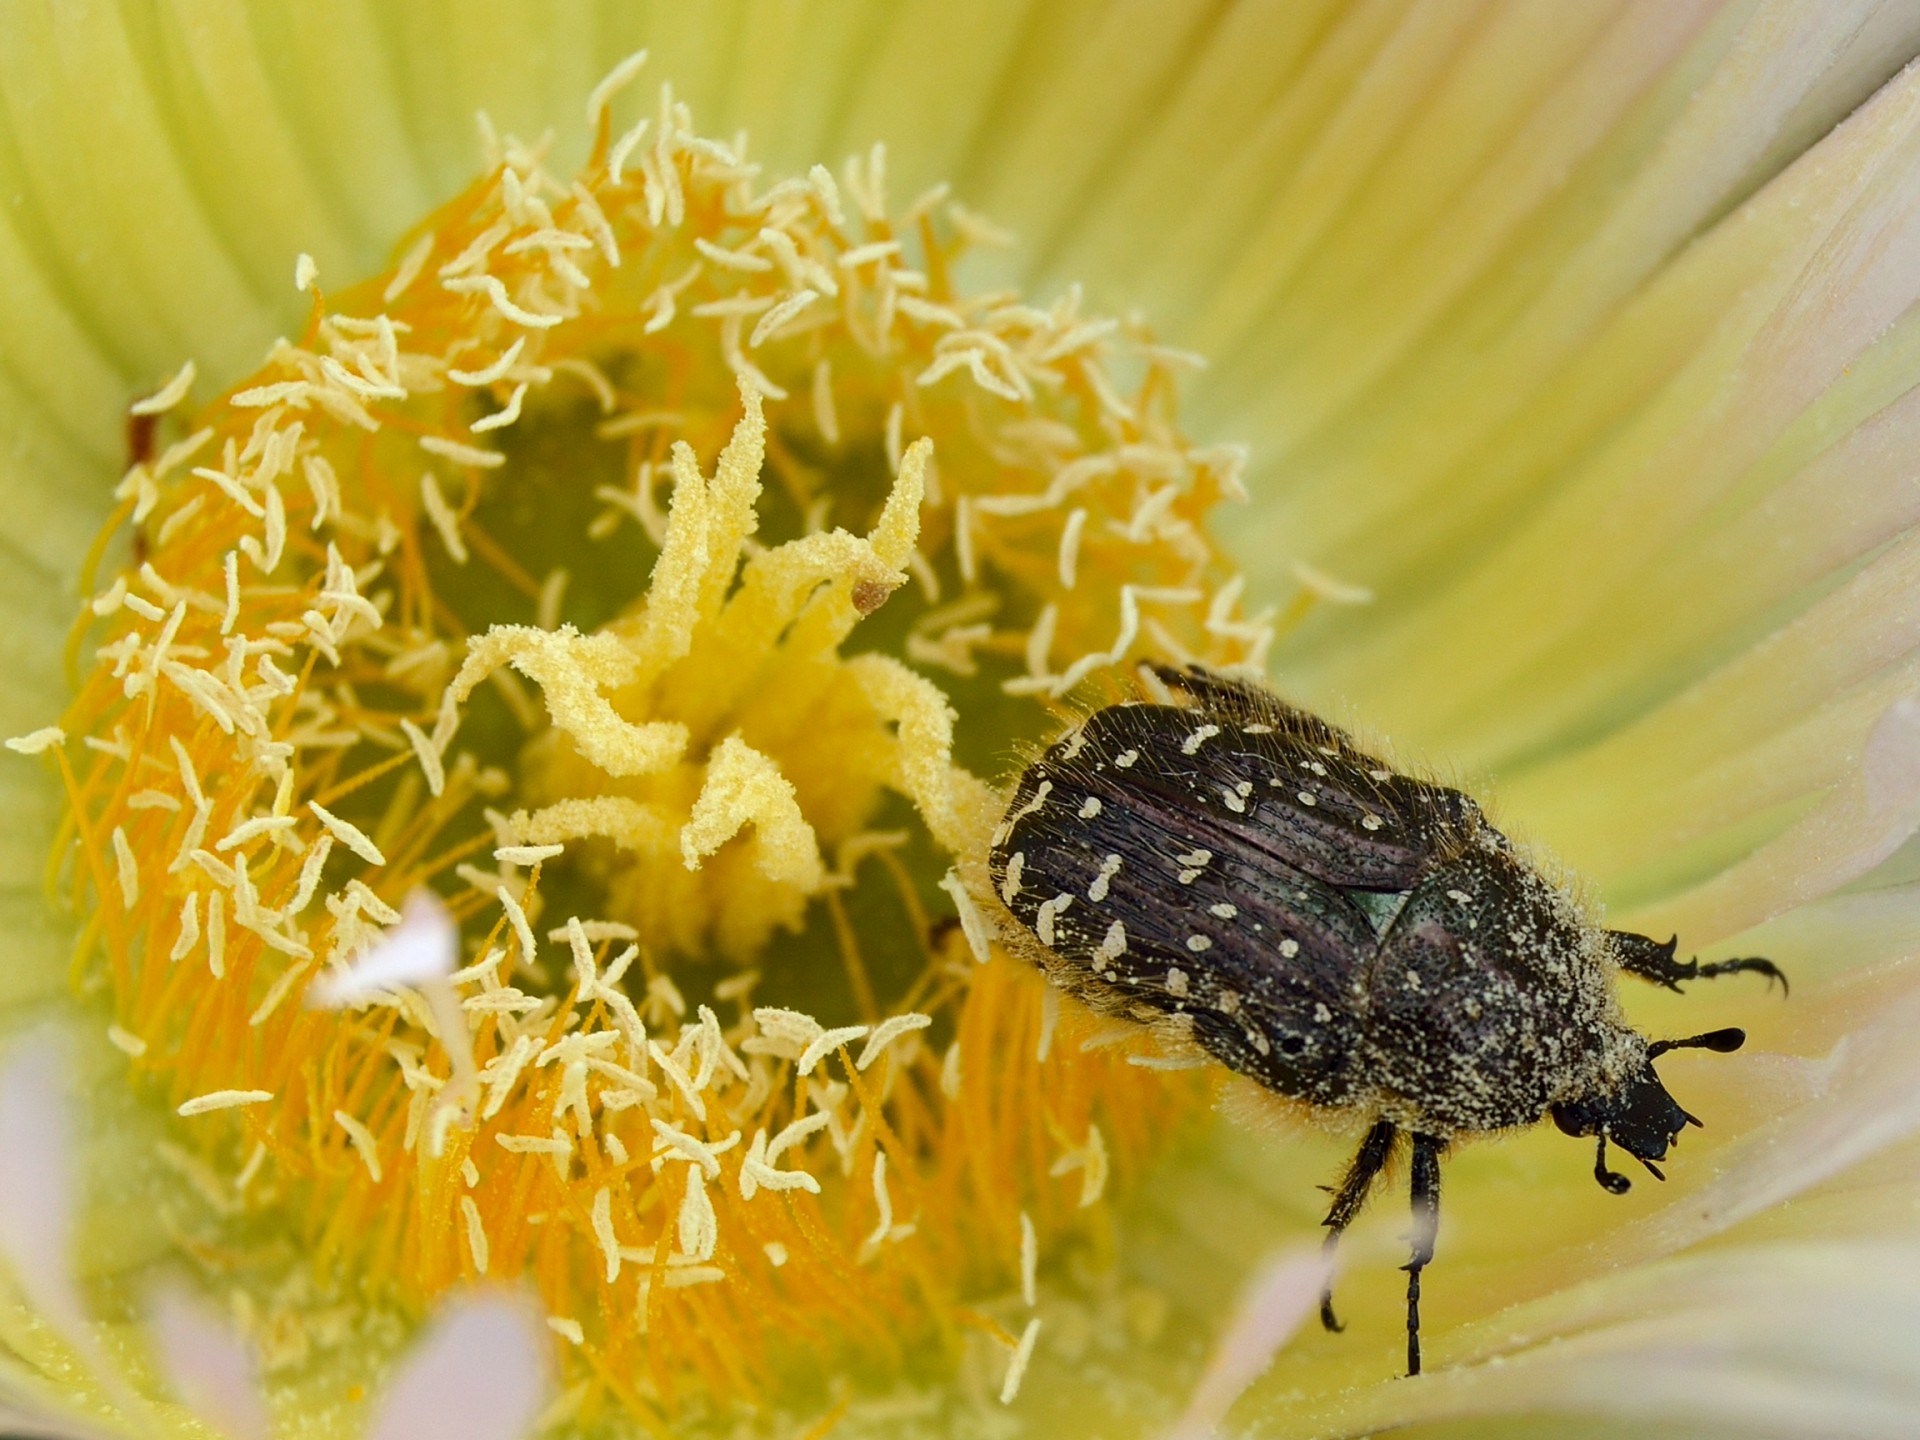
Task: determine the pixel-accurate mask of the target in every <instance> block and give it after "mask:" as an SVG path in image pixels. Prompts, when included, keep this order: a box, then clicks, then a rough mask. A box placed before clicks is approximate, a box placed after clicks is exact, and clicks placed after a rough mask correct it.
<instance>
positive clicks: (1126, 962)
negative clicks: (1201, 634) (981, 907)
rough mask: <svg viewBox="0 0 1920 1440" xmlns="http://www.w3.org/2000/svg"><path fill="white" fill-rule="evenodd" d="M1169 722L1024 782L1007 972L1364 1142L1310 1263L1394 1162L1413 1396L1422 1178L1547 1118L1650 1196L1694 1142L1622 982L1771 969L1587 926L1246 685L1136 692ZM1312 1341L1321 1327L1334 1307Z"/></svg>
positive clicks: (1542, 888) (1397, 781) (1607, 1184)
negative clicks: (1027, 976) (1012, 965)
mask: <svg viewBox="0 0 1920 1440" xmlns="http://www.w3.org/2000/svg"><path fill="white" fill-rule="evenodd" d="M1148 669H1149V671H1150V673H1151V674H1152V675H1154V676H1156V677H1157V678H1158V679H1159V680H1160V681H1161V682H1162V686H1163V695H1164V697H1165V700H1164V703H1156V702H1152V701H1147V700H1129V701H1124V702H1122V703H1120V704H1116V705H1110V706H1107V707H1106V708H1104V709H1100V710H1096V711H1094V712H1093V713H1092V714H1090V715H1088V716H1087V717H1086V718H1085V719H1084V720H1083V721H1081V723H1079V724H1078V725H1076V726H1074V727H1073V728H1071V729H1070V730H1069V731H1068V732H1067V733H1066V734H1065V735H1064V736H1063V737H1062V738H1060V739H1059V740H1057V741H1056V742H1054V743H1053V744H1052V745H1051V746H1050V747H1049V748H1048V749H1047V750H1046V751H1045V752H1044V753H1043V754H1042V755H1040V756H1039V758H1038V759H1036V760H1035V761H1034V762H1033V763H1031V764H1029V765H1028V766H1027V767H1026V768H1025V770H1024V771H1023V772H1022V773H1021V775H1020V776H1019V779H1018V780H1017V782H1016V783H1015V785H1014V788H1013V793H1012V797H1011V799H1010V801H1009V802H1008V805H1007V809H1006V812H1005V814H1004V816H1003V817H1002V819H1001V821H1000V824H999V826H998V828H997V829H996V830H995V831H994V834H993V837H992V842H991V846H990V849H989V852H988V857H987V859H988V867H987V868H988V874H989V876H990V877H991V883H992V885H993V887H994V890H995V891H996V893H997V898H998V899H999V901H1000V902H1001V904H1002V905H1004V906H1005V907H1006V909H1007V911H1009V912H1010V913H1011V915H1012V917H1013V919H1014V920H1016V921H1017V922H1018V927H1017V929H1009V927H1006V926H1005V925H1003V926H1002V929H1003V931H1007V932H1008V934H1009V937H1010V948H1012V949H1014V950H1015V951H1017V952H1019V953H1023V954H1025V955H1026V956H1027V958H1029V959H1031V960H1032V961H1034V962H1035V963H1037V964H1038V965H1039V966H1040V967H1041V968H1042V969H1043V970H1044V971H1045V972H1046V974H1047V976H1048V977H1049V978H1050V979H1051V981H1052V982H1053V983H1054V984H1055V985H1057V986H1058V987H1059V988H1060V989H1062V990H1064V991H1065V992H1067V993H1068V994H1069V995H1072V996H1073V997H1075V998H1076V999H1078V1000H1080V1001H1081V1002H1082V1003H1084V1004H1085V1005H1087V1006H1088V1007H1089V1008H1091V1009H1092V1010H1094V1011H1096V1012H1099V1013H1101V1014H1105V1015H1112V1016H1120V1017H1124V1018H1126V1019H1129V1020H1134V1021H1138V1022H1141V1023H1143V1024H1146V1025H1148V1026H1151V1027H1153V1028H1154V1029H1155V1030H1156V1031H1158V1032H1159V1033H1160V1034H1161V1035H1162V1036H1163V1037H1166V1038H1167V1039H1169V1040H1170V1041H1172V1042H1174V1043H1175V1044H1177V1045H1179V1046H1182V1047H1188V1048H1190V1047H1195V1046H1197V1047H1198V1048H1199V1049H1200V1050H1201V1051H1204V1052H1205V1053H1206V1054H1207V1055H1209V1056H1211V1057H1212V1058H1213V1059H1215V1060H1217V1061H1219V1062H1221V1063H1222V1064H1224V1065H1226V1066H1227V1067H1228V1068H1229V1069H1231V1070H1234V1071H1236V1072H1238V1073H1239V1074H1241V1075H1244V1076H1246V1077H1248V1078H1249V1079H1251V1080H1253V1081H1255V1082H1257V1083H1258V1084H1259V1085H1261V1086H1263V1087H1265V1088H1266V1089H1267V1090H1269V1091H1272V1092H1274V1093H1276V1094H1278V1095H1281V1096H1284V1097H1287V1098H1288V1099H1290V1100H1293V1101H1298V1102H1303V1103H1304V1104H1305V1105H1306V1106H1308V1107H1309V1108H1310V1110H1311V1111H1313V1112H1315V1113H1317V1114H1318V1115H1320V1116H1321V1117H1322V1118H1326V1119H1330V1120H1334V1121H1338V1122H1344V1123H1347V1124H1349V1125H1350V1124H1352V1122H1354V1121H1356V1120H1358V1121H1359V1122H1361V1123H1362V1124H1365V1126H1366V1129H1365V1136H1364V1138H1363V1139H1362V1140H1361V1142H1360V1145H1359V1149H1358V1150H1357V1151H1356V1152H1355V1154H1354V1156H1353V1159H1352V1161H1351V1162H1350V1163H1349V1165H1348V1166H1347V1168H1346V1172H1345V1174H1344V1176H1343V1177H1342V1178H1341V1180H1340V1183H1339V1185H1338V1186H1337V1187H1335V1188H1334V1189H1333V1192H1332V1193H1333V1201H1332V1204H1331V1206H1330V1207H1329V1209H1328V1211H1327V1216H1326V1219H1325V1221H1324V1222H1323V1223H1324V1225H1325V1226H1326V1228H1327V1231H1328V1234H1327V1238H1326V1247H1327V1250H1328V1252H1329V1253H1331V1252H1332V1250H1333V1248H1334V1247H1335V1246H1336V1245H1337V1243H1338V1241H1339V1238H1340V1235H1341V1232H1342V1231H1344V1230H1345V1229H1346V1228H1347V1227H1348V1226H1349V1225H1350V1224H1352V1222H1353V1221H1354V1219H1355V1218H1356V1217H1357V1216H1358V1215H1359V1213H1360V1211H1361V1209H1362V1207H1363V1206H1364V1205H1365V1204H1366V1201H1367V1198H1368V1196H1369V1194H1370V1192H1371V1191H1372V1190H1373V1188H1374V1184H1375V1182H1376V1181H1377V1180H1378V1179H1379V1177H1380V1175H1381V1173H1382V1171H1383V1170H1385V1169H1386V1167H1387V1166H1388V1164H1389V1163H1391V1162H1392V1160H1393V1159H1394V1157H1395V1156H1396V1154H1398V1153H1399V1152H1400V1151H1401V1150H1402V1149H1403V1148H1404V1149H1405V1150H1406V1151H1407V1152H1408V1153H1409V1156H1410V1163H1409V1167H1408V1168H1409V1171H1410V1180H1411V1190H1412V1205H1413V1214H1414V1227H1413V1245H1412V1254H1411V1256H1410V1258H1409V1260H1408V1263H1407V1264H1406V1266H1405V1267H1404V1268H1405V1270H1406V1273H1407V1373H1408V1374H1410V1375H1417V1374H1419V1373H1420V1276H1421V1272H1422V1271H1423V1270H1424V1269H1425V1268H1426V1266H1427V1264H1428V1263H1429V1262H1430V1261H1431V1260H1432V1258H1433V1242H1434V1233H1435V1230H1436V1227H1437V1225H1438V1221H1439V1203H1440V1162H1441V1158H1442V1156H1443V1155H1444V1154H1445V1152H1446V1151H1447V1149H1448V1147H1449V1146H1450V1145H1452V1144H1453V1143H1454V1142H1456V1141H1457V1140H1460V1139H1463V1138H1466V1137H1469V1136H1473V1135H1478V1134H1486V1133H1490V1132H1495V1131H1501V1130H1510V1129H1514V1128H1518V1127H1521V1126H1528V1125H1532V1124H1535V1123H1537V1122H1538V1121H1540V1120H1542V1119H1545V1118H1548V1117H1551V1118H1552V1120H1553V1121H1554V1123H1555V1124H1556V1125H1558V1127H1559V1128H1560V1129H1561V1130H1563V1131H1565V1132H1566V1133H1567V1134H1569V1135H1573V1136H1577V1137H1584V1138H1587V1139H1592V1140H1594V1141H1595V1158H1594V1168H1593V1174H1594V1178H1595V1179H1596V1180H1597V1181H1598V1182H1599V1183H1600V1185H1601V1186H1602V1187H1604V1188H1605V1189H1606V1190H1607V1191H1609V1192H1610V1193H1612V1194H1615V1195H1619V1194H1624V1193H1625V1192H1626V1191H1627V1189H1628V1188H1629V1182H1628V1180H1627V1177H1626V1176H1624V1175H1621V1174H1619V1173H1617V1172H1616V1171H1614V1170H1612V1169H1610V1168H1609V1167H1608V1164H1607V1146H1608V1145H1609V1143H1611V1144H1613V1145H1615V1146H1617V1147H1619V1148H1620V1149H1621V1150H1624V1151H1625V1152H1626V1153H1627V1154H1629V1155H1631V1156H1633V1157H1634V1158H1635V1159H1636V1160H1638V1161H1639V1162H1640V1163H1641V1164H1642V1165H1644V1166H1645V1167H1646V1168H1647V1170H1648V1171H1650V1172H1651V1173H1652V1174H1653V1175H1654V1176H1655V1177H1656V1178H1658V1179H1664V1178H1665V1176H1664V1175H1663V1174H1662V1173H1661V1171H1660V1169H1659V1166H1658V1163H1657V1162H1659V1161H1661V1160H1663V1159H1664V1158H1665V1157H1666V1154H1667V1151H1668V1149H1669V1147H1670V1146H1672V1145H1673V1144H1674V1143H1675V1141H1677V1140H1678V1138H1679V1136H1680V1133H1681V1131H1682V1130H1683V1129H1685V1128H1686V1127H1687V1126H1688V1125H1698V1124H1700V1123H1701V1122H1700V1121H1699V1120H1697V1119H1695V1118H1694V1117H1693V1116H1692V1115H1690V1114H1688V1113H1687V1112H1686V1111H1685V1110H1684V1109H1682V1108H1681V1107H1680V1105H1679V1104H1678V1102H1676V1101H1675V1100H1674V1098H1673V1097H1672V1095H1671V1094H1669V1093H1668V1091H1667V1089H1666V1087H1665V1086H1664V1085H1663V1084H1661V1081H1660V1077H1659V1075H1658V1073H1657V1072H1656V1071H1655V1069H1654V1061H1655V1060H1657V1059H1658V1058H1659V1057H1660V1056H1661V1055H1664V1054H1666V1053H1667V1052H1669V1051H1672V1050H1679V1049H1688V1048H1697V1049H1705V1050H1713V1051H1718V1052H1721V1053H1726V1052H1730V1051H1733V1050H1737V1049H1739V1048H1740V1046H1741V1045H1742V1044H1743V1043H1744V1042H1745V1039H1746V1035H1745V1032H1744V1031H1741V1030H1738V1029H1731V1028H1729V1029H1721V1030H1712V1031H1708V1032H1706V1033H1704V1034H1700V1035H1692V1036H1688V1037H1685V1038H1683V1039H1674V1040H1651V1041H1650V1040H1648V1039H1647V1038H1646V1037H1645V1036H1643V1035H1641V1034H1640V1033H1638V1032H1637V1031H1635V1030H1634V1029H1633V1028H1632V1027H1631V1026H1630V1025H1629V1024H1628V1023H1627V1021H1626V1018H1625V1016H1624V1015H1623V1013H1622V1012H1621V1009H1620V1006H1619V1003H1618V1001H1617V999H1616V998H1615V995H1614V987H1613V980H1614V976H1615V975H1616V974H1618V973H1625V974H1628V975H1633V976H1636V977H1638V978H1640V979H1643V980H1648V981H1652V982H1653V983H1655V984H1658V985H1663V986H1666V987H1667V988H1669V989H1673V990H1678V989H1679V988H1680V987H1681V985H1683V984H1684V983H1686V982H1688V981H1691V980H1701V979H1707V978H1709V977H1713V976H1720V975H1731V974H1736V973H1740V972H1750V973H1757V974H1760V975H1764V976H1765V977H1766V978H1767V980H1768V983H1769V984H1771V983H1773V982H1774V981H1778V982H1779V983H1780V985H1781V987H1782V990H1783V991H1784V990H1785V988H1786V985H1787V980H1786V976H1785V975H1784V974H1782V973H1781V971H1780V969H1779V968H1778V967H1777V966H1776V965H1775V964H1774V963H1773V962H1772V961H1770V960H1766V959H1762V958H1758V957H1749V958H1742V959H1733V960H1721V961H1717V962H1714V963H1712V964H1705V965H1703V964H1701V963H1699V962H1698V961H1696V960H1685V961H1683V960H1680V959H1677V958H1676V953H1675V952H1676V949H1677V944H1676V941H1675V940H1668V941H1666V942H1664V943H1660V942H1656V941H1654V940H1653V939H1652V938H1650V937H1648V936H1645V935H1637V934H1633V933H1631V932H1628V931H1623V930H1609V929H1606V928H1604V927H1602V926H1601V925H1600V924H1598V923H1597V922H1596V921H1595V920H1594V919H1592V918H1591V917H1590V915H1589V914H1588V913H1587V912H1586V911H1585V910H1583V909H1582V907H1581V906H1580V905H1579V904H1578V903H1577V901H1576V899H1575V897H1574V895H1573V894H1572V892H1571V890H1570V888H1569V887H1568V885H1567V884H1566V883H1565V882H1564V881H1563V880H1561V879H1559V878H1557V877H1555V876H1553V875H1551V874H1549V873H1547V872H1546V871H1545V870H1543V869H1542V868H1541V867H1540V866H1539V865H1538V864H1536V863H1535V862H1533V861H1532V860H1530V859H1529V858H1528V857H1527V856H1526V855H1525V854H1523V853H1522V852H1521V850H1520V849H1519V848H1518V847H1516V846H1515V845H1514V844H1513V842H1512V841H1510V840H1509V839H1508V838H1507V837H1506V836H1505V835H1504V834H1502V833H1501V832H1500V831H1499V830H1497V829H1495V828H1494V826H1493V825H1492V824H1491V823H1490V822H1489V821H1488V819H1487V817H1486V815H1485V814H1484V813H1483V812H1482V811H1481V809H1480V807H1479V805H1478V804H1476V803H1475V802H1474V801H1473V799H1471V798H1470V797H1469V796H1467V795H1466V794H1464V793H1463V792H1461V791H1459V790H1456V789H1453V788H1451V787H1449V786H1446V785H1442V784H1438V783H1436V782H1434V781H1431V780H1425V779H1421V778H1419V777H1417V776H1413V775H1409V774H1404V773H1401V772H1400V771H1398V770H1395V769H1394V768H1393V767H1391V766H1390V765H1388V764H1386V763H1384V762H1383V761H1381V760H1380V759H1378V758H1377V757H1375V756H1373V755H1371V754H1369V753H1368V752H1367V751H1366V750H1364V749H1363V748H1362V747H1361V746H1360V745H1359V744H1358V743H1357V742H1356V741H1355V740H1354V738H1353V737H1352V736H1351V735H1349V734H1347V733H1346V732H1345V731H1343V730H1340V729H1338V728H1336V727H1335V726H1333V725H1331V724H1329V723H1328V722H1327V721H1325V720H1322V719H1320V718H1319V717H1318V716H1315V715H1313V714H1311V713H1309V712H1307V711H1305V710H1302V709H1299V708H1297V707H1295V706H1293V705H1290V704H1288V703H1287V702H1286V701H1284V700H1282V699H1280V698H1279V697H1278V696H1277V695H1275V694H1273V693H1272V692H1271V691H1270V690H1267V689H1266V688H1265V687H1264V686H1262V685H1259V684H1256V683H1254V682H1251V681H1248V680H1243V679H1238V678H1234V677H1233V676H1230V675H1227V674H1223V673H1218V672H1213V671H1208V670H1204V669H1200V668H1198V667H1188V668H1184V669H1177V668H1173V667H1169V666H1158V665H1156V666H1150V667H1148ZM1320 1319H1321V1322H1322V1324H1324V1325H1325V1326H1326V1327H1327V1328H1328V1329H1329V1330H1338V1329H1340V1328H1341V1325H1340V1322H1339V1321H1338V1319H1337V1318H1336V1317H1335V1314H1334V1310H1333V1297H1332V1290H1331V1285H1329V1288H1328V1289H1327V1290H1326V1291H1325V1292H1324V1293H1323V1295H1322V1298H1321V1306H1320Z"/></svg>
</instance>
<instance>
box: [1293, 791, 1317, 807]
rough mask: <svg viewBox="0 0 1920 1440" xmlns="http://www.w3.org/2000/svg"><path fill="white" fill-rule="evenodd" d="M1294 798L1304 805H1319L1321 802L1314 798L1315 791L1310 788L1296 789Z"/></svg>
mask: <svg viewBox="0 0 1920 1440" xmlns="http://www.w3.org/2000/svg"><path fill="white" fill-rule="evenodd" d="M1293 798H1294V799H1296V800H1298V801H1299V802H1300V803H1301V804H1302V805H1318V804H1319V803H1320V802H1319V801H1318V800H1316V799H1314V798H1313V792H1311V791H1309V790H1296V791H1294V792H1293Z"/></svg>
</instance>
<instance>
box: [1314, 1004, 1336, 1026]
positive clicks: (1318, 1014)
mask: <svg viewBox="0 0 1920 1440" xmlns="http://www.w3.org/2000/svg"><path fill="white" fill-rule="evenodd" d="M1313 1022H1314V1024H1316V1025H1330V1024H1332V1023H1333V1011H1331V1010H1329V1009H1328V1008H1327V1007H1326V1006H1325V1005H1324V1004H1322V1005H1315V1006H1314V1007H1313Z"/></svg>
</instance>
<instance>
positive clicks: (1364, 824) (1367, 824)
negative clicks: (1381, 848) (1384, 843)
mask: <svg viewBox="0 0 1920 1440" xmlns="http://www.w3.org/2000/svg"><path fill="white" fill-rule="evenodd" d="M1383 823H1384V822H1383V821H1382V820H1381V819H1380V817H1379V816H1378V815H1375V814H1374V813H1373V812H1372V811H1368V812H1367V813H1366V814H1364V815H1362V816H1361V817H1360V828H1361V829H1362V830H1378V829H1379V828H1380V826H1381V825H1382V824H1383Z"/></svg>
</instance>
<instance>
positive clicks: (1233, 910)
mask: <svg viewBox="0 0 1920 1440" xmlns="http://www.w3.org/2000/svg"><path fill="white" fill-rule="evenodd" d="M1207 913H1208V914H1210V915H1213V916H1215V917H1217V918H1219V919H1221V920H1231V919H1233V917H1234V916H1236V915H1238V914H1239V913H1240V909H1239V907H1238V906H1236V905H1229V904H1228V903H1227V902H1226V901H1224V900H1222V901H1221V902H1220V903H1219V904H1218V905H1209V906H1208V907H1207Z"/></svg>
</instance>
